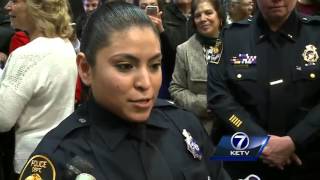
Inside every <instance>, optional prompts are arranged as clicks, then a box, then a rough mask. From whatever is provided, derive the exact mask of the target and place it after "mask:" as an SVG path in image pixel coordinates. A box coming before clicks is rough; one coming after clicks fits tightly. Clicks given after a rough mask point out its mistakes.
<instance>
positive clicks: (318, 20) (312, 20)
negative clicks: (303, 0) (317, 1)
mask: <svg viewBox="0 0 320 180" xmlns="http://www.w3.org/2000/svg"><path fill="white" fill-rule="evenodd" d="M300 19H301V21H302V22H303V23H306V24H319V25H320V16H305V15H300Z"/></svg>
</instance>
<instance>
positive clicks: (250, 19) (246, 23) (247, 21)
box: [230, 18, 252, 26]
mask: <svg viewBox="0 0 320 180" xmlns="http://www.w3.org/2000/svg"><path fill="white" fill-rule="evenodd" d="M251 22H252V18H248V19H244V20H241V21H237V22H233V23H231V24H230V26H246V25H250V24H251Z"/></svg>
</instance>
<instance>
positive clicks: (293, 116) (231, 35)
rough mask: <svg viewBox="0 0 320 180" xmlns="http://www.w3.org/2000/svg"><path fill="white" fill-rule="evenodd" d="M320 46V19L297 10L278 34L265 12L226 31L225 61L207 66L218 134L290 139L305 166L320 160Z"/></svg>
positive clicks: (224, 34)
mask: <svg viewBox="0 0 320 180" xmlns="http://www.w3.org/2000/svg"><path fill="white" fill-rule="evenodd" d="M319 48H320V18H319V17H317V16H314V17H307V16H302V15H300V14H298V13H297V12H295V11H293V12H292V13H291V15H290V16H289V18H288V20H287V21H286V22H285V23H284V24H283V26H282V27H281V28H280V29H279V30H278V31H277V32H273V31H271V30H270V29H269V27H268V25H267V24H266V22H265V20H264V19H263V17H262V15H261V14H260V13H258V14H257V15H256V16H255V17H253V18H252V19H248V20H246V21H241V22H238V23H233V24H232V25H230V26H229V27H227V28H225V29H224V31H223V52H222V56H221V59H220V61H219V62H218V63H209V66H208V106H209V109H212V110H213V111H214V112H215V113H216V114H217V116H218V119H219V121H218V122H217V123H216V125H218V126H219V127H220V128H218V129H217V133H219V134H220V135H223V134H233V133H234V132H237V131H242V132H245V133H247V134H248V135H267V134H272V135H278V136H286V135H288V136H290V137H291V138H292V140H293V141H294V143H295V146H296V148H297V151H296V152H297V153H298V155H299V157H300V158H302V161H303V163H304V164H305V165H306V167H303V168H307V169H308V168H309V167H307V166H312V163H311V164H309V165H307V164H308V163H307V162H311V161H314V162H315V161H316V159H317V157H318V158H320V133H319V129H320V105H319V100H320V59H319V53H320V49H319ZM216 135H217V134H216ZM251 172H253V171H251Z"/></svg>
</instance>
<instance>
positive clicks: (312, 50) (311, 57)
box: [302, 44, 319, 66]
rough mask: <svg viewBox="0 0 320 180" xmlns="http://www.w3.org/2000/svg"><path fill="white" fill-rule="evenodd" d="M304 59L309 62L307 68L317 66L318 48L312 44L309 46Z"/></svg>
mask: <svg viewBox="0 0 320 180" xmlns="http://www.w3.org/2000/svg"><path fill="white" fill-rule="evenodd" d="M302 57H303V59H304V60H305V61H306V62H308V64H306V66H309V65H315V63H316V62H317V61H318V59H319V55H318V52H317V48H316V47H315V46H314V45H312V44H309V45H307V46H306V49H305V50H304V51H303V53H302Z"/></svg>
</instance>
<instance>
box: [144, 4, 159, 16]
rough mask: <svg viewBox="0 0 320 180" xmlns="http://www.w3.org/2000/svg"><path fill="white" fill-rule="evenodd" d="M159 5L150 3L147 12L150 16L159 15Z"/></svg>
mask: <svg viewBox="0 0 320 180" xmlns="http://www.w3.org/2000/svg"><path fill="white" fill-rule="evenodd" d="M158 11H159V9H158V6H152V5H148V6H147V7H146V14H147V15H149V16H158Z"/></svg>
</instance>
